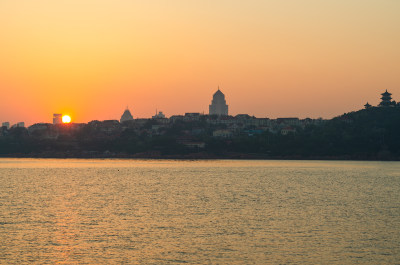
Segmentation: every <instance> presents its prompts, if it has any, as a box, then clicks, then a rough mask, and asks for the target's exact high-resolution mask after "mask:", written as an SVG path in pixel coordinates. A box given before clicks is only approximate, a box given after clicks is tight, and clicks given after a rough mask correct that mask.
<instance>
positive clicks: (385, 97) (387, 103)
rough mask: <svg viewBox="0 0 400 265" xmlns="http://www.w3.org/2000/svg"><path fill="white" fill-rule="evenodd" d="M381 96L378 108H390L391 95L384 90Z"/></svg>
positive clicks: (391, 103)
mask: <svg viewBox="0 0 400 265" xmlns="http://www.w3.org/2000/svg"><path fill="white" fill-rule="evenodd" d="M381 95H382V97H381V100H382V101H381V103H379V106H380V107H389V106H391V105H393V102H392V97H391V96H392V94H391V93H389V92H388V91H387V89H386V91H385V92H384V93H382V94H381Z"/></svg>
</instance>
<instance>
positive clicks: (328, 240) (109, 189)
mask: <svg viewBox="0 0 400 265" xmlns="http://www.w3.org/2000/svg"><path fill="white" fill-rule="evenodd" d="M399 202H400V163H398V162H343V161H334V162H326V161H232V160H215V161H173V160H86V159H80V160H78V159H0V210H1V217H0V238H1V242H2V244H1V247H0V249H1V251H0V261H3V262H4V263H17V264H18V263H37V264H54V263H61V264H71V263H81V264H110V263H142V264H160V263H161V264H165V263H167V264H168V263H196V264H204V263H220V264H252V263H256V264H265V263H270V264H277V263H278V264H279V263H281V264H282V263H296V264H303V263H307V264H321V263H325V264H354V263H356V264H357V263H359V264H377V263H396V262H398V261H399V260H400V254H399V253H400V229H399V227H400V221H399V220H400V207H399Z"/></svg>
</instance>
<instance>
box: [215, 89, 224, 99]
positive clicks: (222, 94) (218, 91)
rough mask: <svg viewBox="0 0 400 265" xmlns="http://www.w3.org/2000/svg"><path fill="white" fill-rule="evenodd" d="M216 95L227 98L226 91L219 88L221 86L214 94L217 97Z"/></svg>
mask: <svg viewBox="0 0 400 265" xmlns="http://www.w3.org/2000/svg"><path fill="white" fill-rule="evenodd" d="M216 97H222V98H225V95H224V93H222V92H221V90H219V88H218V90H217V92H215V93H214V95H213V98H216Z"/></svg>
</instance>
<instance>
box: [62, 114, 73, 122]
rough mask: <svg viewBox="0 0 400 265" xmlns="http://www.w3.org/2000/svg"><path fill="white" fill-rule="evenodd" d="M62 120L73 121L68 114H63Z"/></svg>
mask: <svg viewBox="0 0 400 265" xmlns="http://www.w3.org/2000/svg"><path fill="white" fill-rule="evenodd" d="M62 122H63V123H70V122H71V117H70V116H68V115H64V116H62Z"/></svg>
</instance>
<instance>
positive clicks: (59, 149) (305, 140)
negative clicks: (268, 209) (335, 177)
mask: <svg viewBox="0 0 400 265" xmlns="http://www.w3.org/2000/svg"><path fill="white" fill-rule="evenodd" d="M364 107H365V108H364V109H362V110H359V111H355V112H350V113H346V114H343V115H341V116H338V117H335V118H333V119H330V120H325V119H321V118H320V119H310V118H306V119H299V118H295V117H286V118H277V119H269V118H256V117H254V116H250V115H247V114H239V115H236V116H230V115H229V114H228V105H227V104H226V100H225V95H224V94H223V93H222V91H221V90H220V89H219V88H218V90H217V92H215V94H214V95H213V98H212V101H211V104H210V105H209V114H208V115H205V114H202V113H186V114H185V115H173V116H171V117H169V118H166V117H165V115H164V114H163V113H162V112H161V111H159V112H156V114H155V115H154V116H153V117H152V118H149V119H134V118H133V115H132V114H131V112H130V110H129V109H128V108H127V109H126V110H125V111H124V112H123V114H122V116H121V118H120V120H119V121H118V120H105V121H91V122H89V123H87V124H84V123H68V122H65V121H68V119H63V117H62V115H61V114H54V115H53V123H37V124H33V125H32V126H29V127H28V128H25V126H24V124H23V123H18V124H15V125H13V126H10V124H9V123H7V122H4V123H3V124H2V125H3V126H2V127H1V130H0V156H2V157H49V158H169V159H225V158H227V159H341V160H342V159H344V160H348V159H351V160H400V133H399V132H400V103H396V102H395V101H394V100H392V97H391V94H390V93H389V92H388V91H387V90H386V91H385V92H384V93H382V94H381V102H380V103H379V105H378V106H371V105H370V104H369V103H368V102H367V103H366V104H365V105H364ZM63 121H64V123H63Z"/></svg>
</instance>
